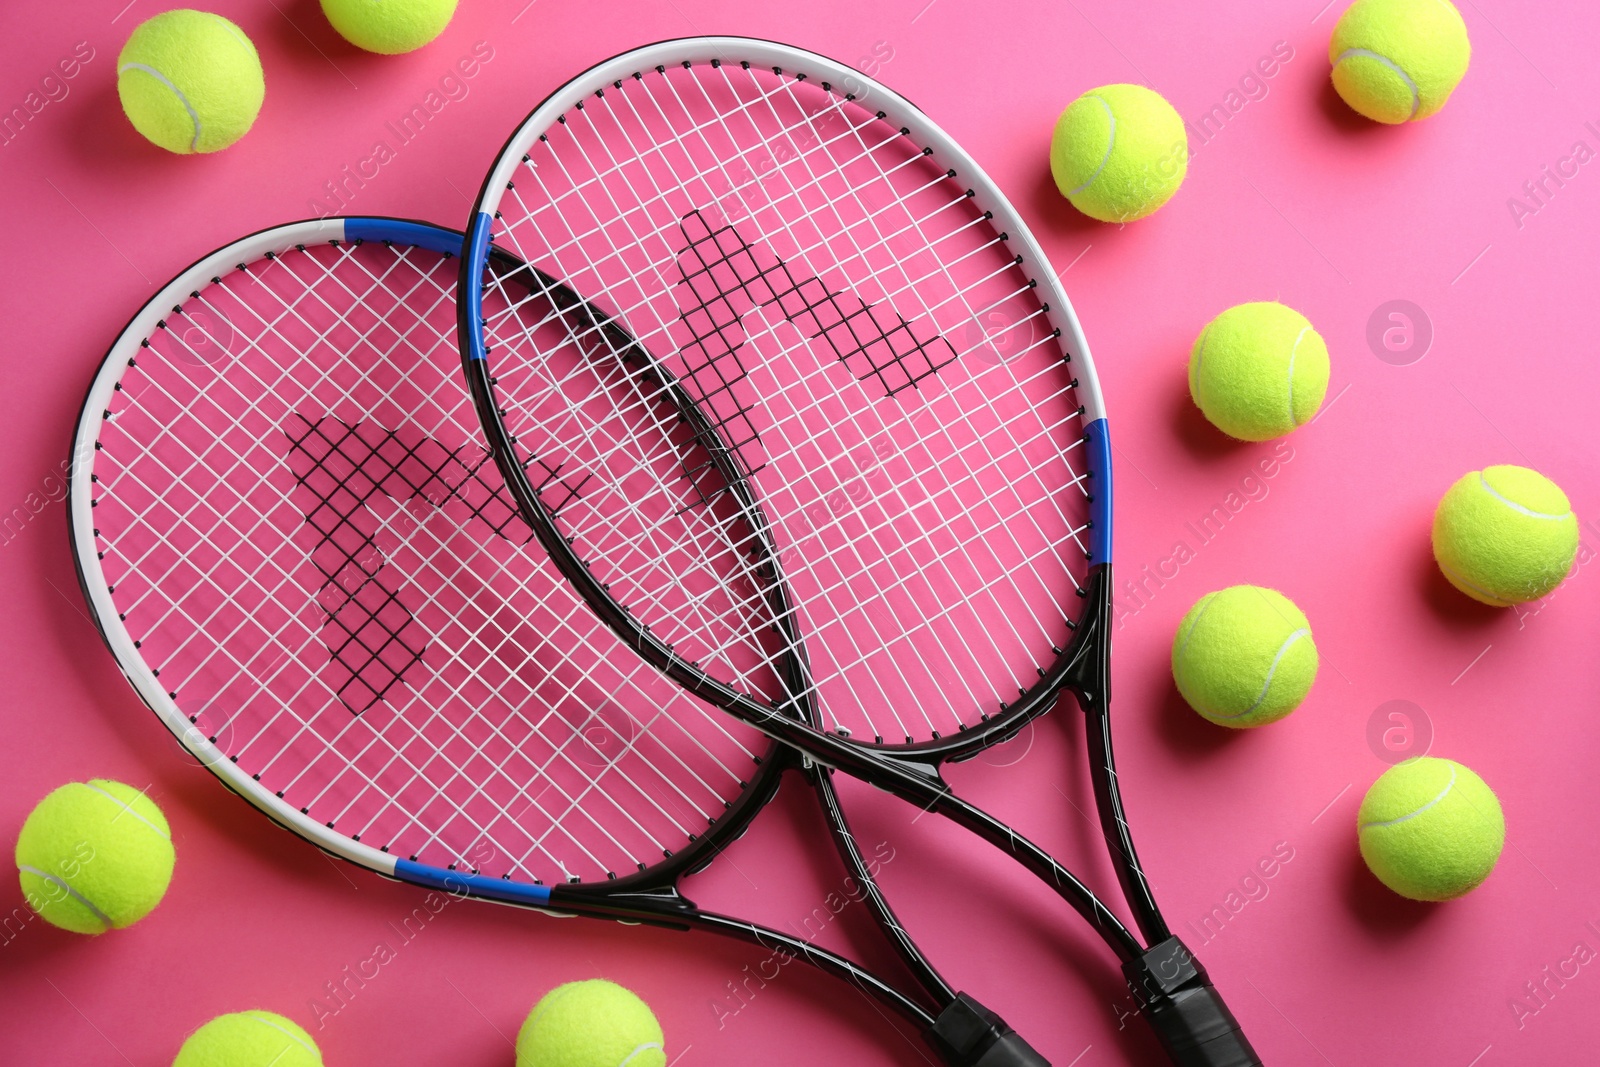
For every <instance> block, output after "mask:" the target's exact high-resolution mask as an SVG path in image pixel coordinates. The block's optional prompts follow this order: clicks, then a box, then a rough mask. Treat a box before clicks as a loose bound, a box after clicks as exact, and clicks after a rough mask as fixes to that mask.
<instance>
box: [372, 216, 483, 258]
mask: <svg viewBox="0 0 1600 1067" xmlns="http://www.w3.org/2000/svg"><path fill="white" fill-rule="evenodd" d="M344 235H345V237H346V239H348V240H351V241H393V242H394V243H395V244H397V245H400V244H403V245H412V246H414V247H416V248H426V249H428V250H429V251H432V252H441V253H443V254H445V255H447V256H459V255H460V254H461V235H460V234H459V233H457V232H456V231H454V230H447V229H444V228H443V227H441V226H430V225H428V224H427V223H425V222H406V221H405V220H403V219H372V218H365V217H361V216H357V217H354V218H348V219H345V220H344Z"/></svg>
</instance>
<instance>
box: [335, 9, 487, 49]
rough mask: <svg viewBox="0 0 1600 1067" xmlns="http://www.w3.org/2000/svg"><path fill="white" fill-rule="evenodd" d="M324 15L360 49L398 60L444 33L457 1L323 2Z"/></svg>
mask: <svg viewBox="0 0 1600 1067" xmlns="http://www.w3.org/2000/svg"><path fill="white" fill-rule="evenodd" d="M322 13H323V14H324V15H326V16H328V21H329V22H331V23H333V28H334V29H336V30H338V31H339V35H340V36H341V37H343V38H344V39H345V40H347V41H349V42H350V43H351V44H353V45H355V46H356V47H357V48H365V49H366V50H367V51H369V52H381V53H382V54H384V55H386V56H395V55H399V54H400V53H402V52H414V51H416V50H417V49H419V48H421V47H422V46H423V45H425V44H427V43H428V42H429V41H431V40H433V39H434V38H435V37H437V36H439V35H440V34H441V33H443V32H444V28H445V27H446V26H448V25H449V24H450V18H451V16H453V15H454V14H455V13H456V0H322Z"/></svg>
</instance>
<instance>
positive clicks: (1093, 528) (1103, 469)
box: [1083, 419, 1111, 566]
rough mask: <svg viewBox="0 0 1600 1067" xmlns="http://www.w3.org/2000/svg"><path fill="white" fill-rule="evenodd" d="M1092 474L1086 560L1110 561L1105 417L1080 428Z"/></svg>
mask: <svg viewBox="0 0 1600 1067" xmlns="http://www.w3.org/2000/svg"><path fill="white" fill-rule="evenodd" d="M1083 440H1084V444H1085V445H1086V446H1087V448H1088V450H1089V451H1088V455H1087V456H1086V457H1085V459H1084V462H1085V463H1087V464H1088V467H1089V473H1090V474H1091V475H1092V477H1091V478H1090V479H1089V484H1088V486H1087V488H1088V490H1089V497H1090V499H1089V523H1090V526H1089V563H1090V565H1091V566H1093V565H1098V564H1104V563H1110V562H1111V429H1110V427H1109V426H1107V425H1106V420H1105V419H1095V420H1094V421H1093V422H1091V423H1090V424H1089V425H1088V426H1086V427H1084V430H1083Z"/></svg>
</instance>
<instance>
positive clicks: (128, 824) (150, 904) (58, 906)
mask: <svg viewBox="0 0 1600 1067" xmlns="http://www.w3.org/2000/svg"><path fill="white" fill-rule="evenodd" d="M174 858H175V857H174V854H173V851H172V831H171V830H170V829H169V828H168V826H167V820H166V817H165V816H164V815H162V814H161V809H160V808H158V807H156V805H155V803H154V802H153V801H152V800H151V799H150V798H149V797H147V796H145V795H144V794H143V793H141V792H140V791H139V790H137V789H135V788H133V786H131V785H123V784H122V783H121V782H111V781H107V780H105V779H103V778H96V779H94V780H93V781H90V782H73V783H71V784H69V785H64V786H62V787H61V788H60V789H57V790H56V791H55V792H53V793H51V794H50V795H49V796H47V797H45V798H44V799H43V800H41V801H39V805H38V807H36V808H34V809H33V812H32V814H30V815H29V816H28V819H27V821H26V822H24V823H23V824H22V833H21V834H20V835H19V836H18V837H17V871H18V874H19V877H20V878H21V880H22V893H23V896H24V897H26V898H27V901H28V906H29V907H31V908H33V910H34V911H36V912H38V913H39V916H40V918H42V919H44V920H45V921H46V922H49V923H51V924H52V925H54V926H59V927H61V928H62V929H63V930H71V931H73V932H75V933H80V934H102V933H105V932H106V931H107V930H110V929H113V928H115V929H118V930H120V929H122V928H123V927H124V926H131V925H133V924H134V923H136V922H138V921H139V920H140V919H142V918H144V917H145V916H146V915H148V914H150V912H151V911H152V910H154V909H155V906H156V905H157V904H159V903H161V897H162V896H163V895H164V894H165V893H166V891H167V884H168V883H169V882H171V881H172V865H173V860H174Z"/></svg>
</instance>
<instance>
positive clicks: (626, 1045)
mask: <svg viewBox="0 0 1600 1067" xmlns="http://www.w3.org/2000/svg"><path fill="white" fill-rule="evenodd" d="M664 1040H665V1039H664V1038H663V1037H662V1034H661V1024H660V1023H658V1022H656V1017H655V1015H654V1014H652V1013H651V1011H650V1006H649V1005H648V1004H646V1003H645V1002H644V1001H642V1000H640V999H639V998H638V997H637V996H636V995H634V994H633V993H632V992H631V991H629V990H627V989H624V988H622V987H621V986H619V985H617V984H616V983H615V982H608V981H606V980H605V979H603V978H591V979H589V980H588V981H586V982H568V983H567V984H565V985H558V986H556V987H555V988H554V989H552V990H551V991H550V992H548V993H546V994H545V995H544V997H543V999H541V1000H540V1001H539V1003H537V1004H535V1005H534V1006H533V1011H532V1012H530V1013H529V1014H528V1019H527V1021H526V1022H524V1023H523V1024H522V1030H521V1032H519V1033H518V1034H517V1067H622V1065H623V1064H626V1065H627V1067H665V1065H666V1062H667V1054H666V1053H665V1052H664V1051H662V1042H663V1041H664Z"/></svg>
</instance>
